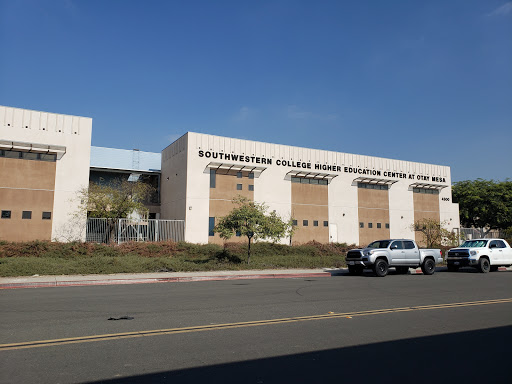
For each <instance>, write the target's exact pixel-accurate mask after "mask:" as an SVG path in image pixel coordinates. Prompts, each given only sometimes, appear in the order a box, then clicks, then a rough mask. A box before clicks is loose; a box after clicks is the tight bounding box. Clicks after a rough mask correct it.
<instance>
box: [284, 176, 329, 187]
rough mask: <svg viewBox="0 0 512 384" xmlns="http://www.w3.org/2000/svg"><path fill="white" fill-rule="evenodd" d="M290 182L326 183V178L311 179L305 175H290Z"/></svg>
mask: <svg viewBox="0 0 512 384" xmlns="http://www.w3.org/2000/svg"><path fill="white" fill-rule="evenodd" d="M291 180H292V183H301V184H319V185H327V184H328V183H327V180H321V179H311V178H307V177H292V179H291Z"/></svg>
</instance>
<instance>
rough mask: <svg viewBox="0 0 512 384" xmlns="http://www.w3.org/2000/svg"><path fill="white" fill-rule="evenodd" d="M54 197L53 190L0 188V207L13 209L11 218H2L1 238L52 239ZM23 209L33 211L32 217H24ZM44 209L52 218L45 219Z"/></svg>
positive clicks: (0, 226) (17, 239)
mask: <svg viewBox="0 0 512 384" xmlns="http://www.w3.org/2000/svg"><path fill="white" fill-rule="evenodd" d="M53 198H54V193H53V191H33V190H27V189H7V188H0V209H2V210H10V211H11V218H10V219H0V240H7V241H30V240H51V235H52V220H53ZM7 202H8V203H7ZM22 211H32V219H22V218H21V215H22ZM43 211H44V212H52V220H43V219H42V213H43Z"/></svg>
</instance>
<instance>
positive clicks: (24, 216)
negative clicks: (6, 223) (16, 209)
mask: <svg viewBox="0 0 512 384" xmlns="http://www.w3.org/2000/svg"><path fill="white" fill-rule="evenodd" d="M21 218H22V219H31V218H32V211H23V212H22V213H21Z"/></svg>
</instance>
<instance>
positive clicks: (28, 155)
mask: <svg viewBox="0 0 512 384" xmlns="http://www.w3.org/2000/svg"><path fill="white" fill-rule="evenodd" d="M39 156H40V155H39V153H34V152H22V157H23V158H24V159H25V160H39Z"/></svg>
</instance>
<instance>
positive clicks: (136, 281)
mask: <svg viewBox="0 0 512 384" xmlns="http://www.w3.org/2000/svg"><path fill="white" fill-rule="evenodd" d="M330 276H333V275H332V274H331V273H330V272H316V273H315V272H314V273H272V274H267V273H266V274H250V275H216V276H179V277H159V278H133V279H115V278H114V279H110V278H106V279H100V280H67V281H58V280H55V281H35V282H20V283H1V284H0V289H16V288H48V287H79V286H89V285H123V284H154V283H186V282H194V281H222V280H245V279H249V280H251V279H296V278H304V277H330Z"/></svg>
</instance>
